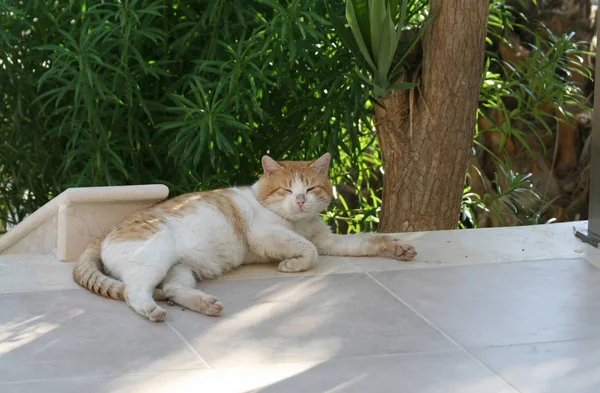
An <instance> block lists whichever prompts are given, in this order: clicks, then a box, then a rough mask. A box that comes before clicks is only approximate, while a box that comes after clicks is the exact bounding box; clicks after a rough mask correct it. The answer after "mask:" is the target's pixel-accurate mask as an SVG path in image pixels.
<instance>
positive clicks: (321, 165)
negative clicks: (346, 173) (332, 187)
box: [310, 153, 331, 173]
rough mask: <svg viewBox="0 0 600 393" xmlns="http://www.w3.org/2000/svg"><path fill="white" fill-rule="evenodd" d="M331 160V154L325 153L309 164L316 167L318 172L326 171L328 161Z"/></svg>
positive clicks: (327, 169)
mask: <svg viewBox="0 0 600 393" xmlns="http://www.w3.org/2000/svg"><path fill="white" fill-rule="evenodd" d="M330 162H331V154H329V153H325V154H323V155H322V156H321V157H319V159H318V160H316V161H315V162H313V163H312V164H310V167H311V168H315V169H317V170H318V171H319V172H322V173H327V172H328V171H329V163H330Z"/></svg>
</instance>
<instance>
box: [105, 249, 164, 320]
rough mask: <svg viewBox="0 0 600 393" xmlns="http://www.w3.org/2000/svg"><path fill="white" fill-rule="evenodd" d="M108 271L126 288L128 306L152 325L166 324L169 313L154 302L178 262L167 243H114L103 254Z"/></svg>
mask: <svg viewBox="0 0 600 393" xmlns="http://www.w3.org/2000/svg"><path fill="white" fill-rule="evenodd" d="M102 259H103V263H104V266H105V267H106V268H107V270H108V271H109V272H110V273H111V274H112V275H114V276H116V277H117V278H119V279H120V280H121V281H123V284H125V292H124V294H123V295H124V296H123V297H124V298H125V302H126V303H127V305H128V306H129V307H131V308H132V309H133V310H134V311H135V312H137V313H138V314H140V315H142V316H144V317H146V318H148V319H149V320H150V321H152V322H162V321H164V320H165V316H166V314H167V311H166V310H165V309H164V308H162V307H160V306H159V305H158V304H157V303H156V301H154V299H153V298H152V294H153V292H154V290H155V289H156V287H157V286H158V285H159V284H160V283H161V282H162V281H163V279H164V278H165V276H166V275H167V272H168V270H169V268H170V267H171V265H173V264H174V263H175V262H176V261H175V258H174V256H173V254H172V251H171V247H170V243H169V242H168V239H164V238H163V239H161V238H155V239H151V240H146V241H135V242H115V243H113V244H110V245H108V246H107V247H106V248H105V249H104V250H103V252H102Z"/></svg>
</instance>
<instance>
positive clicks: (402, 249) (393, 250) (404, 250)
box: [378, 236, 417, 261]
mask: <svg viewBox="0 0 600 393" xmlns="http://www.w3.org/2000/svg"><path fill="white" fill-rule="evenodd" d="M378 247H379V252H380V254H381V255H385V256H391V257H393V258H396V259H399V260H401V261H412V260H413V259H414V258H415V256H417V251H416V250H415V248H414V247H413V246H411V245H410V244H406V243H402V241H401V240H400V239H395V238H393V237H390V236H385V237H383V238H382V241H381V242H380V243H379V245H378Z"/></svg>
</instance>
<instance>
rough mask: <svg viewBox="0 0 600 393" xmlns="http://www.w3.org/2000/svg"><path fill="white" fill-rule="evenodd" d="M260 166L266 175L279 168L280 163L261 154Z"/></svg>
mask: <svg viewBox="0 0 600 393" xmlns="http://www.w3.org/2000/svg"><path fill="white" fill-rule="evenodd" d="M262 167H263V170H264V171H265V175H266V176H267V177H268V176H271V175H272V174H273V173H275V172H277V171H278V170H280V169H281V165H279V164H278V163H277V161H275V160H274V159H272V158H271V157H269V156H263V158H262Z"/></svg>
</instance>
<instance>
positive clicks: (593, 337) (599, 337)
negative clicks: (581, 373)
mask: <svg viewBox="0 0 600 393" xmlns="http://www.w3.org/2000/svg"><path fill="white" fill-rule="evenodd" d="M585 340H600V333H598V334H593V335H589V336H582V337H573V338H565V339H561V340H546V341H531V342H521V343H514V344H499V345H465V348H469V349H471V350H479V349H494V348H512V347H524V346H531V345H546V344H561V343H570V342H575V341H585Z"/></svg>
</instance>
